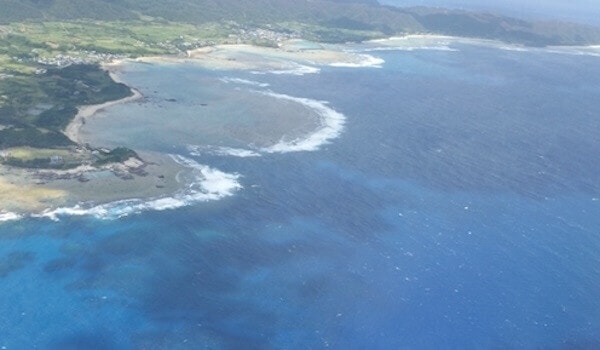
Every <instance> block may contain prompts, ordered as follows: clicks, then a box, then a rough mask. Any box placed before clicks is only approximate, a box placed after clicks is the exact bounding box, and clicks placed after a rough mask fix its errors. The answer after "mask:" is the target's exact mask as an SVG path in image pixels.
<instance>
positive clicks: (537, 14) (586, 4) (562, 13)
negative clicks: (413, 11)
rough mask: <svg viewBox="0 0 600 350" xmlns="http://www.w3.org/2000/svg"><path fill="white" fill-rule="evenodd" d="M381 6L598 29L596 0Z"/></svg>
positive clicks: (413, 0)
mask: <svg viewBox="0 0 600 350" xmlns="http://www.w3.org/2000/svg"><path fill="white" fill-rule="evenodd" d="M379 2H380V3H381V4H384V5H395V6H415V5H423V6H442V7H450V8H462V9H469V10H486V11H493V12H500V13H503V14H506V15H511V16H516V17H521V18H525V19H529V18H534V19H560V20H567V21H573V22H582V23H589V24H594V25H598V26H600V0H495V1H493V0H492V1H490V0H379Z"/></svg>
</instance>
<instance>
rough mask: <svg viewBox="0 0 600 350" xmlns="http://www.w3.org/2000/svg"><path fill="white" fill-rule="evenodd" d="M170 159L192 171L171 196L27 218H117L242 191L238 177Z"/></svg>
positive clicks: (78, 207) (177, 157) (181, 159)
mask: <svg viewBox="0 0 600 350" xmlns="http://www.w3.org/2000/svg"><path fill="white" fill-rule="evenodd" d="M171 157H172V158H173V160H174V161H175V162H177V163H178V164H181V165H183V166H185V167H186V168H189V169H192V171H193V173H194V181H192V182H190V183H189V184H188V185H187V186H186V187H185V188H184V189H182V190H181V191H179V192H177V193H175V194H174V195H173V196H170V197H162V198H156V199H150V200H142V199H126V200H121V201H116V202H111V203H107V204H100V205H86V204H78V205H76V206H73V207H62V208H56V209H49V210H46V211H44V212H42V213H41V214H33V215H31V216H32V217H39V218H48V219H51V220H54V221H57V220H59V219H60V217H61V216H93V217H96V218H98V219H117V218H121V217H125V216H129V215H132V214H138V213H141V212H144V211H150V210H155V211H163V210H169V209H177V208H181V207H184V206H188V205H190V204H193V203H198V202H206V201H213V200H218V199H221V198H224V197H229V196H232V195H233V194H234V193H235V192H236V191H238V190H240V189H242V188H243V187H242V185H241V184H240V183H239V181H238V180H239V178H240V175H239V174H229V173H225V172H222V171H220V170H218V169H214V168H211V167H209V166H207V165H202V164H199V163H197V162H196V161H194V160H192V159H189V158H186V157H183V156H180V155H172V156H171ZM17 219H18V218H17Z"/></svg>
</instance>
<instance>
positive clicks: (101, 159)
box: [96, 147, 140, 165]
mask: <svg viewBox="0 0 600 350" xmlns="http://www.w3.org/2000/svg"><path fill="white" fill-rule="evenodd" d="M130 158H135V159H140V157H139V156H138V154H137V153H135V151H133V150H131V149H129V148H126V147H117V148H115V149H113V150H112V151H110V152H108V153H100V154H99V155H98V160H97V161H96V164H97V165H103V164H109V163H122V162H124V161H126V160H127V159H130Z"/></svg>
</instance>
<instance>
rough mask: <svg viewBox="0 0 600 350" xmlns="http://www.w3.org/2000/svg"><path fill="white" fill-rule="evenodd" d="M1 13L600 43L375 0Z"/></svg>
mask: <svg viewBox="0 0 600 350" xmlns="http://www.w3.org/2000/svg"><path fill="white" fill-rule="evenodd" d="M0 8H2V11H1V12H0V23H14V22H21V21H25V20H28V21H64V20H77V19H84V18H86V19H94V20H101V21H115V20H128V19H146V20H163V19H164V20H168V21H172V22H179V23H188V24H195V25H199V24H204V23H208V22H214V21H236V22H238V23H242V24H246V25H257V26H261V25H265V24H275V23H281V22H290V21H291V22H301V23H306V24H315V25H321V26H324V27H328V28H340V29H356V30H372V31H378V32H380V33H381V34H382V35H392V34H401V33H436V34H447V35H458V36H468V37H480V38H488V39H499V40H504V41H507V42H513V43H521V44H525V45H533V46H543V45H583V44H592V43H600V29H598V28H594V27H590V26H585V25H573V24H564V23H532V22H527V21H523V20H518V19H514V18H509V17H505V16H497V15H492V14H482V13H471V12H465V11H455V10H444V9H437V8H435V9H433V8H425V7H418V8H395V7H389V6H380V5H379V4H378V3H377V1H376V0H195V1H189V0H21V1H18V0H0Z"/></svg>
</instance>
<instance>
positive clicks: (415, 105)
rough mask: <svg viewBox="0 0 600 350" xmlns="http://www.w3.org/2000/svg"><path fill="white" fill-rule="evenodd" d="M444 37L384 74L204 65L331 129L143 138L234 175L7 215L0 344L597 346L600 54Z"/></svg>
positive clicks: (389, 65) (390, 54)
mask: <svg viewBox="0 0 600 350" xmlns="http://www.w3.org/2000/svg"><path fill="white" fill-rule="evenodd" d="M452 47H453V48H454V49H455V50H457V51H448V50H428V51H421V50H413V51H385V52H379V53H378V54H377V55H379V56H381V57H383V58H384V59H385V60H386V64H385V65H384V68H382V69H366V68H365V69H350V68H326V69H323V70H322V72H321V74H312V75H305V76H293V77H291V76H281V75H277V76H275V75H262V76H260V77H256V76H255V75H252V74H250V73H240V72H238V73H231V72H228V73H227V74H221V73H222V72H221V73H216V72H214V73H210V72H209V73H206V74H207V78H206V79H209V80H210V79H215V80H217V81H218V79H220V78H222V77H223V76H229V77H230V78H232V77H233V78H239V79H246V80H254V81H259V82H261V83H268V84H270V86H269V89H272V90H273V91H276V92H278V93H281V94H286V95H289V96H296V97H305V98H311V99H314V100H323V101H329V106H330V107H331V108H333V109H335V110H336V111H338V112H340V113H343V114H344V115H345V116H346V124H345V128H344V130H343V133H342V134H341V135H340V137H339V138H337V139H335V140H332V142H331V143H329V144H327V145H323V146H322V147H321V148H320V150H318V151H315V152H296V153H285V154H280V153H266V152H265V153H261V154H262V156H260V157H259V156H254V157H232V156H230V155H224V154H221V153H218V152H212V151H210V150H213V149H212V148H210V150H209V151H206V150H204V151H202V149H201V150H200V152H197V150H190V149H188V148H187V147H186V146H187V141H186V142H179V141H178V140H177V142H175V143H174V144H171V145H169V144H167V143H166V142H165V141H163V140H150V141H144V140H142V136H139V137H138V138H139V139H140V140H139V141H138V140H134V141H136V142H139V144H140V145H142V144H146V145H147V146H146V147H147V148H153V149H160V150H163V149H165V150H168V152H175V151H177V152H181V153H182V154H183V155H185V156H187V157H189V158H191V159H194V160H195V161H197V162H199V163H201V164H208V165H210V166H212V167H215V168H217V169H221V170H223V171H225V172H227V173H239V174H240V175H241V177H240V178H239V179H238V181H239V182H240V184H241V185H243V186H244V188H243V189H241V190H239V191H238V192H236V194H235V195H233V196H230V197H226V198H223V199H221V200H218V201H211V202H201V203H196V204H195V205H193V206H189V207H185V208H179V209H177V210H170V211H161V212H154V211H146V212H144V213H142V214H139V215H132V216H129V217H126V218H122V219H119V220H98V219H95V218H91V217H81V218H76V217H61V221H59V222H57V223H51V222H49V221H48V220H45V219H39V220H37V219H27V220H21V221H14V222H10V223H5V224H4V225H3V226H0V231H1V233H2V236H1V237H2V240H3V242H4V244H2V245H1V248H0V254H1V257H2V258H1V259H0V263H2V264H3V265H2V266H5V267H6V268H5V269H4V270H3V271H6V272H5V273H4V277H3V283H2V284H1V285H0V292H1V293H2V295H3V296H4V298H3V300H4V301H3V303H2V304H0V308H1V310H2V312H1V313H0V315H1V316H0V323H1V324H2V325H3V327H2V339H1V340H2V345H4V346H6V347H7V348H9V349H13V348H33V347H35V346H37V347H39V348H50V349H79V348H87V349H131V348H137V349H149V348H150V349H152V348H155V349H179V348H180V349H188V348H189V349H197V348H203V347H207V348H213V349H240V348H244V349H281V348H288V349H306V348H334V349H364V348H372V349H415V348H418V349H440V348H450V349H452V348H455V349H497V348H525V349H535V348H549V349H570V348H578V347H579V348H584V349H588V348H589V349H594V348H596V347H597V346H598V344H600V339H599V338H598V334H600V328H599V326H598V325H599V324H600V303H599V302H598V300H599V296H600V286H599V285H598V283H597V281H598V280H600V269H599V268H598V266H600V253H599V252H600V236H599V231H598V227H600V199H599V198H600V178H599V176H600V175H599V174H600V168H599V167H600V162H599V160H598V154H600V144H599V142H600V141H599V139H598V137H597V135H598V134H599V131H600V124H599V122H598V118H597V116H598V115H600V106H599V105H598V104H597V102H596V101H597V100H598V97H599V96H600V88H599V86H598V83H597V81H596V79H595V77H597V76H600V62H599V61H598V60H597V58H596V57H593V56H575V55H563V54H548V53H544V52H539V51H537V50H535V51H533V52H527V51H507V50H503V49H501V48H495V47H482V46H471V45H466V44H456V45H453V46H452ZM361 49H362V48H361ZM367 49H368V48H367ZM223 84H224V85H222V86H221V87H222V88H223V89H224V90H225V91H230V92H231V93H235V92H236V90H235V89H236V88H237V87H239V88H241V89H242V90H243V89H244V87H242V86H235V85H231V83H229V84H225V83H223ZM230 85H231V86H230ZM139 86H140V88H143V87H144V84H139ZM178 88H179V89H181V86H178ZM229 89H231V90H229ZM149 91H151V92H152V91H154V90H152V89H149ZM156 91H167V90H166V89H164V90H162V89H161V90H159V89H156ZM194 96H196V95H194ZM269 101H270V100H269ZM271 102H273V101H271ZM156 103H159V104H162V103H164V104H166V105H168V104H167V102H165V101H164V97H160V99H159V101H158V102H156ZM141 106H143V104H142V105H140V106H138V105H130V106H128V108H141ZM121 108H126V106H122V107H121ZM108 112H110V111H108ZM190 118H191V117H190ZM101 120H102V117H100V118H98V122H100V121H101ZM106 122H108V121H106ZM108 136H110V135H108ZM165 137H167V136H165ZM207 137H208V136H207ZM107 140H108V138H107ZM203 140H204V138H202V139H196V140H195V141H194V144H195V145H196V146H199V147H202V146H203V145H214V144H213V142H212V140H210V139H209V142H206V143H203ZM232 140H233V141H232V143H231V144H226V145H227V146H231V147H238V146H239V147H245V146H248V144H246V143H245V141H239V140H238V141H235V138H233V137H232ZM235 142H238V143H235ZM217 145H218V144H217ZM171 150H173V151H171ZM40 291H44V292H43V293H40Z"/></svg>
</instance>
